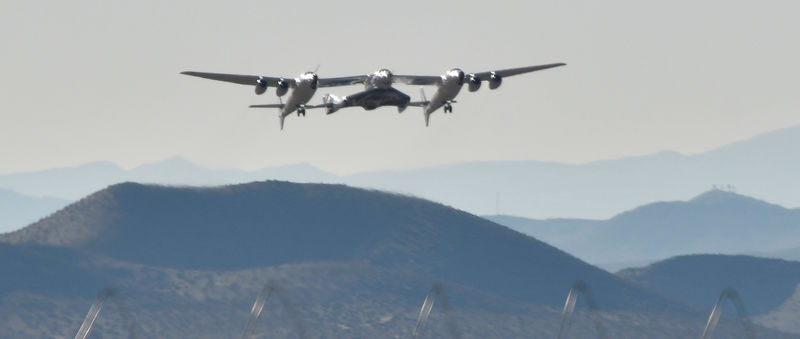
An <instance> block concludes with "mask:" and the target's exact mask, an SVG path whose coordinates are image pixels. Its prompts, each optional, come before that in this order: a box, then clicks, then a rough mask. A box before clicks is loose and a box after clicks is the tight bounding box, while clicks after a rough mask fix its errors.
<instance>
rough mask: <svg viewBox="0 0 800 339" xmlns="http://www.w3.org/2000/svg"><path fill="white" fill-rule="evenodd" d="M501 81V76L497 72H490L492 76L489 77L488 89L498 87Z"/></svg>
mask: <svg viewBox="0 0 800 339" xmlns="http://www.w3.org/2000/svg"><path fill="white" fill-rule="evenodd" d="M502 83H503V77H501V76H499V75H497V74H494V73H492V76H490V77H489V89H496V88H497V87H500V85H501V84H502Z"/></svg>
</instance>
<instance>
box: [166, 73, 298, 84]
mask: <svg viewBox="0 0 800 339" xmlns="http://www.w3.org/2000/svg"><path fill="white" fill-rule="evenodd" d="M181 74H185V75H191V76H193V77H199V78H204V79H211V80H218V81H225V82H232V83H234V84H240V85H256V84H257V83H258V80H259V79H261V80H263V81H266V82H267V86H271V87H276V86H278V81H280V80H281V78H276V77H267V76H261V75H243V74H225V73H205V72H181ZM283 80H284V81H286V82H288V83H289V85H290V86H292V87H294V79H290V78H289V79H287V78H283Z"/></svg>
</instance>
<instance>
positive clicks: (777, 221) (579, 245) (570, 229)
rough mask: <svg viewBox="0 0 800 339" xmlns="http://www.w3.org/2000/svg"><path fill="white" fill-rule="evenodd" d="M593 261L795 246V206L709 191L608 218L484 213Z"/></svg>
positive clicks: (798, 224) (798, 238)
mask: <svg viewBox="0 0 800 339" xmlns="http://www.w3.org/2000/svg"><path fill="white" fill-rule="evenodd" d="M487 218H488V219H490V220H492V221H495V222H497V223H499V224H502V225H506V226H509V227H511V228H513V229H515V230H517V231H519V232H522V233H525V234H528V235H531V236H533V237H536V238H538V239H542V240H543V241H545V242H548V243H550V244H552V245H554V246H556V247H558V248H560V249H563V250H565V251H567V252H568V253H571V254H573V255H576V256H578V257H579V258H583V259H584V260H587V261H589V262H592V263H595V264H603V263H614V262H635V261H642V260H660V259H664V258H668V257H672V256H676V255H686V254H699V253H723V254H745V253H766V252H774V251H777V250H779V249H785V248H791V247H794V246H797V244H800V209H787V208H784V207H781V206H778V205H773V204H770V203H767V202H764V201H761V200H757V199H754V198H750V197H746V196H743V195H739V194H736V193H732V192H727V191H722V190H712V191H708V192H706V193H703V194H701V195H699V196H697V197H695V198H693V199H691V200H689V201H674V202H659V203H653V204H649V205H645V206H642V207H638V208H636V209H633V210H630V211H627V212H623V213H620V214H619V215H617V216H615V217H613V218H611V219H608V220H580V219H577V220H573V219H551V220H531V219H525V218H519V217H509V216H487Z"/></svg>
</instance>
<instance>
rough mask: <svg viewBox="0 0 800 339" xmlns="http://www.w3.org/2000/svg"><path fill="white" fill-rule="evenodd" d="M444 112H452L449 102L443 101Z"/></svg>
mask: <svg viewBox="0 0 800 339" xmlns="http://www.w3.org/2000/svg"><path fill="white" fill-rule="evenodd" d="M444 112H445V113H453V105H451V104H450V103H449V102H447V103H445V104H444Z"/></svg>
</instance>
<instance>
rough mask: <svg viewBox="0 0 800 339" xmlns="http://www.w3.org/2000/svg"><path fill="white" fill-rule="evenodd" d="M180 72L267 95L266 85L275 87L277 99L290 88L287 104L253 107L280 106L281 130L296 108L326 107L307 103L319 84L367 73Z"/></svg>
mask: <svg viewBox="0 0 800 339" xmlns="http://www.w3.org/2000/svg"><path fill="white" fill-rule="evenodd" d="M181 74H185V75H191V76H196V77H200V78H205V79H212V80H219V81H226V82H232V83H235V84H241V85H249V86H255V91H256V94H259V95H260V94H264V92H266V91H267V87H275V94H276V95H277V96H278V98H280V97H282V96H284V95H285V94H286V93H287V92H289V90H290V89H291V93H289V97H288V98H287V100H286V103H283V100H281V103H279V104H268V105H253V106H250V107H271V108H278V109H280V115H279V117H280V121H281V130H282V129H283V120H284V119H285V118H286V116H288V115H289V114H292V112H294V111H297V115H298V116H300V115H303V116H305V115H306V109H307V108H317V107H324V106H325V105H306V103H308V101H309V100H311V97H313V96H314V93H316V91H317V88H318V87H332V86H346V85H353V84H358V83H363V82H364V76H355V77H341V78H320V77H319V76H317V73H315V72H305V73H303V74H301V75H300V76H299V77H297V78H295V79H292V78H279V77H268V76H260V75H240V74H224V73H204V72H181Z"/></svg>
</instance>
